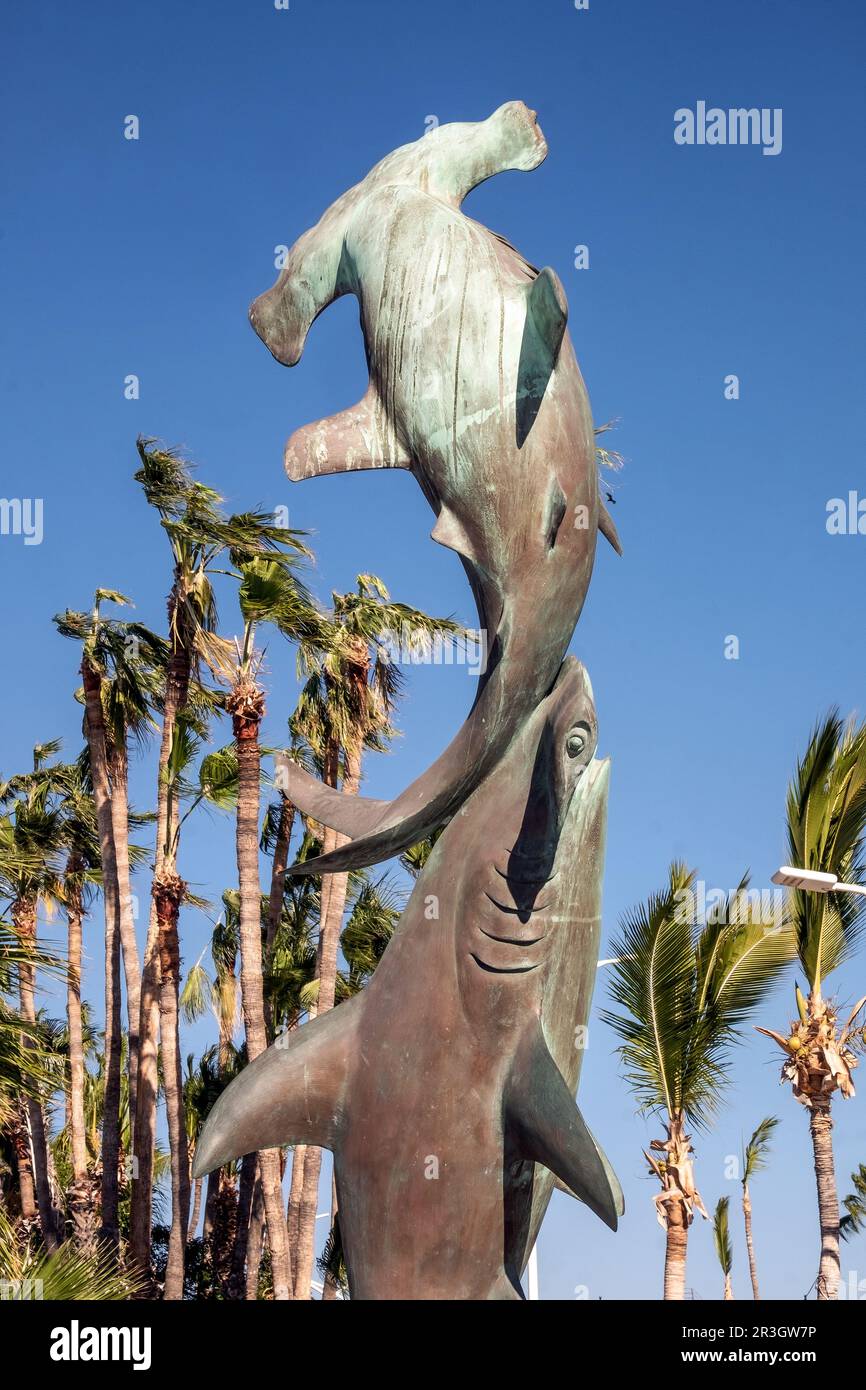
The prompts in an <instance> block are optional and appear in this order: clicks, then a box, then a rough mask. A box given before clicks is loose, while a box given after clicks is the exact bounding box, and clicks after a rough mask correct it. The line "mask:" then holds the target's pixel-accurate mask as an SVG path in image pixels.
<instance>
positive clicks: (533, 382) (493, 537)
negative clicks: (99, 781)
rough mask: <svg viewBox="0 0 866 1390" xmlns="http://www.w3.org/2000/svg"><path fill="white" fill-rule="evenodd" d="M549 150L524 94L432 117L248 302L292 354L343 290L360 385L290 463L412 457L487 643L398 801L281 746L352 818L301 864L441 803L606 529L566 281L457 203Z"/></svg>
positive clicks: (433, 814)
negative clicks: (456, 709) (334, 780)
mask: <svg viewBox="0 0 866 1390" xmlns="http://www.w3.org/2000/svg"><path fill="white" fill-rule="evenodd" d="M546 153H547V145H546V142H545V139H544V136H543V135H542V133H541V130H540V129H539V126H538V124H537V122H536V119H535V112H534V111H530V110H528V109H527V107H526V106H524V104H523V103H522V102H517V101H512V102H508V103H507V104H506V105H504V106H501V107H500V108H499V110H498V111H495V112H494V113H493V115H492V116H491V117H490V118H489V119H488V120H486V121H480V122H478V123H477V124H455V125H446V126H441V127H439V129H437V130H434V131H431V132H430V133H429V134H428V135H425V136H424V137H423V138H422V139H420V140H418V141H416V142H415V143H414V144H411V145H405V146H404V147H403V148H402V149H399V150H396V151H395V152H394V153H393V154H391V155H388V157H387V158H386V159H383V160H382V161H381V163H379V164H377V165H376V167H375V168H374V169H373V170H372V171H371V172H370V173H369V174H368V175H367V177H366V178H365V179H364V180H363V181H362V182H361V183H359V184H357V185H356V186H355V187H354V188H352V189H350V190H349V192H348V193H345V194H344V195H343V196H342V197H341V198H338V199H337V201H336V202H335V203H334V204H333V205H332V206H331V207H330V208H329V209H328V210H327V212H326V213H325V214H324V216H323V217H322V219H321V220H320V221H319V222H318V223H317V225H316V226H315V227H313V228H312V230H311V231H308V232H306V233H305V234H304V235H303V236H302V237H301V238H300V240H299V241H298V242H296V244H295V245H294V247H293V248H292V250H291V252H290V253H289V256H288V260H287V263H286V266H285V268H284V269H283V271H282V272H281V274H280V277H279V279H278V281H277V283H276V284H275V285H274V287H273V289H271V290H269V291H268V292H267V293H266V294H263V295H261V296H260V298H259V299H257V300H256V301H255V303H254V304H253V306H252V309H251V311H250V317H251V319H252V322H253V325H254V327H255V329H256V331H257V332H258V333H259V335H260V336H261V337H262V338H263V340H264V341H265V343H266V344H267V345H268V347H269V348H270V350H271V352H272V353H273V354H274V356H275V357H276V358H277V359H278V360H279V361H280V362H283V363H285V364H286V365H287V366H291V365H293V364H294V363H296V362H297V361H298V359H299V358H300V356H301V353H302V351H303V347H304V342H305V339H306V336H307V331H308V329H309V327H310V324H311V323H312V321H313V319H314V318H315V317H316V315H317V314H319V313H321V311H322V310H323V309H324V308H325V307H326V306H327V305H328V304H330V303H332V302H333V300H335V299H337V298H338V297H339V296H340V295H343V294H355V295H357V297H358V300H359V303H360V309H361V328H362V330H363V334H364V343H365V346H366V352H367V362H368V365H369V370H370V384H369V387H368V389H367V392H366V394H365V396H364V398H363V400H361V401H360V402H359V403H358V404H357V405H356V406H353V407H352V408H351V409H349V410H345V411H342V412H341V413H340V414H338V415H333V416H331V417H329V418H328V419H326V420H319V421H317V422H316V423H315V424H312V425H307V426H305V427H304V428H303V429H301V430H299V431H298V432H297V433H296V434H294V435H293V436H292V438H291V439H290V440H289V442H288V445H287V447H286V467H287V469H288V473H289V477H290V478H293V479H296V480H297V479H300V478H309V477H311V476H313V475H316V474H322V473H337V472H344V471H350V470H354V469H365V468H408V469H410V470H411V472H412V473H413V474H414V476H415V477H416V478H417V479H418V482H419V484H420V485H421V487H422V489H423V491H424V494H425V496H426V497H427V499H428V501H429V502H430V504H431V506H432V508H433V510H434V512H435V513H436V517H437V520H436V524H435V526H434V528H433V531H432V536H433V539H434V540H437V541H439V542H440V543H441V544H442V545H445V546H448V547H449V548H450V549H452V550H454V551H456V552H457V554H458V555H459V556H460V558H461V560H462V562H463V565H464V567H465V569H466V572H467V574H468V576H469V581H470V584H471V586H472V590H473V593H474V595H475V599H476V602H477V606H478V618H479V624H480V626H481V628H482V629H483V630H484V632H485V633H486V637H487V647H488V652H489V659H488V664H487V670H486V672H485V674H484V675H483V676H482V678H481V680H480V682H479V688H478V693H477V697H476V700H475V703H474V705H473V708H472V711H471V713H470V715H469V717H468V719H467V721H466V723H465V724H464V726H463V728H462V730H461V731H460V733H459V734H458V736H457V737H456V738H455V739H454V741H453V742H452V743H451V744H450V746H449V747H448V748H447V749H446V751H445V752H444V753H443V754H442V755H441V757H440V758H439V759H438V760H437V761H436V762H435V763H434V764H433V766H432V767H430V768H428V769H427V771H426V772H425V773H424V774H423V776H421V777H420V778H418V780H417V781H415V782H413V783H412V785H411V786H410V787H408V788H407V790H406V791H405V792H403V793H402V794H401V795H400V796H398V797H397V798H396V800H395V801H393V802H385V801H377V800H374V799H371V798H367V797H359V796H352V797H345V796H343V795H342V793H340V792H339V791H335V790H333V789H331V788H329V787H325V786H323V785H322V783H321V782H318V781H317V780H316V779H315V778H313V777H310V776H309V775H308V774H306V773H304V772H303V771H301V769H299V768H297V767H296V766H295V765H294V764H292V763H286V764H285V765H284V767H283V776H284V778H285V786H286V789H287V792H288V795H289V797H290V799H291V800H292V801H293V802H294V803H295V804H296V805H297V806H299V807H300V809H301V810H302V811H303V812H304V813H305V814H306V815H310V816H312V817H313V818H314V819H315V820H317V821H320V822H321V823H322V824H325V825H329V826H332V827H333V828H334V829H336V830H340V831H342V832H343V833H344V834H346V835H349V836H351V837H352V843H351V844H348V845H346V846H344V847H343V848H342V849H339V850H336V851H333V852H332V853H331V854H329V855H328V856H327V857H326V858H321V859H318V860H313V859H311V860H307V862H306V863H305V864H304V866H303V869H302V870H301V869H299V870H298V871H299V872H307V873H316V872H320V871H321V870H323V869H332V870H333V869H346V868H351V867H359V866H362V865H365V864H372V863H375V862H377V861H378V860H380V859H384V858H387V857H388V856H390V855H393V854H397V853H399V852H400V851H401V850H403V849H405V848H407V847H408V846H409V845H411V844H414V843H416V842H417V841H418V840H421V839H423V838H424V837H425V836H426V835H429V834H430V833H431V832H432V831H433V830H434V829H436V827H437V826H439V825H441V824H442V823H443V821H445V820H446V819H447V818H448V817H449V816H451V815H453V814H454V812H455V811H456V810H457V808H458V807H459V806H460V805H462V803H463V802H464V801H465V800H466V798H467V796H469V795H470V793H471V792H472V791H473V790H474V789H475V787H477V786H478V784H479V783H480V782H481V781H482V779H483V778H484V777H485V776H486V774H487V773H488V772H489V770H490V769H491V768H492V767H493V766H494V765H495V763H496V761H497V759H498V758H499V757H500V755H501V754H502V753H503V752H504V750H505V749H506V748H507V747H508V744H509V742H510V740H511V737H512V735H513V734H514V732H515V731H516V730H517V729H519V727H520V725H521V723H522V722H523V720H524V719H525V717H526V715H527V714H529V713H530V712H531V711H532V710H533V709H535V706H536V705H537V704H538V702H539V700H541V699H542V698H543V697H544V696H545V695H546V694H547V692H548V691H549V690H550V688H551V685H552V683H553V681H554V679H555V678H556V673H557V671H558V670H559V667H560V665H561V663H562V659H563V657H564V655H565V652H566V649H567V647H568V643H569V642H570V640H571V636H572V633H573V632H574V627H575V624H576V622H577V619H578V617H579V616H580V610H581V608H582V606H583V601H584V598H585V596H586V591H587V588H588V586H589V580H590V576H591V574H592V566H593V560H594V556H595V543H596V534H597V530H598V528H599V526H601V527H602V529H603V530H604V531H605V533H606V534H607V535H608V537H609V538H610V540H611V541H612V543H613V544H614V545H616V546H617V548H618V545H619V543H618V540H617V537H616V531H615V529H614V527H613V522H612V521H611V519H610V517H609V516H608V514H607V512H606V511H605V509H604V507H603V505H602V504H601V503H600V501H599V496H598V482H597V469H596V463H595V439H594V434H593V426H592V417H591V414H590V409H589V402H588V400H587V395H586V390H585V388H584V384H583V379H582V377H581V374H580V369H579V367H578V365H577V360H576V358H575V355H574V350H573V348H572V346H571V340H570V338H569V335H568V332H567V330H566V319H567V315H568V306H567V303H566V299H565V292H564V290H563V288H562V285H561V284H560V282H559V279H558V278H557V276H556V274H555V273H554V272H553V271H552V270H550V269H546V270H542V271H541V272H539V271H537V270H536V269H535V268H534V267H533V266H531V265H529V263H528V262H527V261H525V260H524V258H523V256H521V255H520V253H519V252H518V251H516V250H515V248H514V247H513V246H511V245H510V244H509V243H508V242H507V241H505V239H504V238H503V237H500V236H497V234H496V233H495V232H491V231H488V229H487V228H486V227H483V226H481V224H480V223H478V222H474V221H472V219H471V218H469V217H466V216H464V214H463V213H462V212H461V211H460V203H461V202H462V200H463V198H465V196H466V194H467V193H468V192H469V191H470V189H472V188H474V187H475V185H476V184H478V183H481V182H482V181H483V180H484V179H487V178H490V177H491V175H493V174H496V173H499V172H500V171H502V170H504V169H534V168H535V167H536V166H537V165H538V164H540V163H541V161H542V160H543V159H544V157H545V155H546Z"/></svg>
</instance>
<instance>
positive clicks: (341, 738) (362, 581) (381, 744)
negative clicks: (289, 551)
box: [292, 574, 463, 1299]
mask: <svg viewBox="0 0 866 1390" xmlns="http://www.w3.org/2000/svg"><path fill="white" fill-rule="evenodd" d="M356 583H357V587H356V589H355V591H354V592H353V593H348V594H338V593H334V594H332V608H331V612H330V613H329V614H328V618H327V624H326V625H325V626H323V627H322V628H321V629H320V630H319V631H318V632H317V633H316V634H315V641H314V642H312V643H309V642H308V643H302V644H301V656H302V660H303V661H304V663H305V664H306V666H307V668H308V670H309V672H310V675H309V679H308V680H307V683H306V685H305V687H304V690H303V691H302V694H301V699H300V701H299V703H298V708H297V711H296V713H295V715H294V716H293V720H292V726H293V729H294V730H295V731H296V732H297V733H298V734H300V735H302V736H303V738H304V739H305V740H306V742H307V744H308V745H309V747H310V748H311V750H312V754H313V757H314V760H315V761H316V763H317V764H318V766H319V768H320V769H321V776H322V780H323V781H324V782H325V783H326V784H327V785H328V786H332V787H336V786H337V785H338V783H339V781H340V777H341V775H342V791H343V792H344V793H345V794H346V795H349V796H353V795H357V793H358V791H359V789H360V785H361V765H362V757H363V751H364V749H365V748H368V749H375V750H384V749H385V748H386V747H387V746H388V741H389V739H390V738H391V737H392V736H393V733H394V730H393V728H392V726H391V717H392V715H393V713H394V709H395V706H396V703H397V699H398V697H399V694H400V691H401V689H402V687H403V678H402V673H401V671H400V669H399V667H398V666H397V665H396V664H395V663H394V662H393V661H392V660H391V659H390V656H389V653H388V650H387V646H386V643H388V642H391V643H394V642H396V643H398V644H399V646H400V648H401V649H402V650H404V651H407V652H409V653H415V654H417V655H418V656H422V655H423V654H424V652H425V650H429V649H430V647H431V646H432V644H433V643H434V642H435V641H436V640H437V639H439V640H440V641H441V639H442V638H443V637H456V638H458V639H459V638H460V637H462V635H463V629H462V628H461V627H460V625H459V624H458V623H455V622H454V621H453V620H452V619H450V618H433V617H431V616H430V615H429V614H427V613H423V612H421V611H420V610H419V609H416V608H410V607H407V606H406V605H405V604H402V603H394V602H393V601H392V600H391V597H390V595H389V593H388V590H387V589H386V588H385V585H384V584H383V583H382V581H381V579H378V578H377V577H376V575H373V574H359V575H358V576H357V581H356ZM347 838H348V837H347V836H345V835H341V834H339V833H338V832H337V831H335V830H331V829H329V828H326V829H325V830H324V834H323V838H322V852H323V853H328V852H329V851H330V850H333V849H336V848H338V847H339V846H340V845H342V844H345V842H346V840H347ZM348 887H349V878H348V875H347V874H344V873H335V874H328V875H327V878H326V880H325V882H324V884H323V887H322V914H321V919H322V925H321V931H320V936H319V952H318V969H317V975H318V980H319V991H318V997H317V1000H316V1004H315V1007H314V1009H313V1010H311V1015H310V1016H311V1017H313V1016H315V1014H318V1013H324V1012H325V1011H326V1010H327V1009H331V1008H333V1006H334V1000H335V990H336V981H337V958H338V950H339V942H340V933H341V931H342V927H343V917H344V914H345V909H346V898H347V893H348ZM321 1164H322V1152H321V1149H314V1148H308V1149H306V1150H305V1154H304V1177H303V1188H302V1193H301V1198H300V1220H299V1227H298V1243H297V1258H296V1261H295V1276H294V1296H295V1298H297V1299H308V1298H309V1297H310V1287H311V1280H312V1271H313V1250H314V1241H315V1221H316V1212H317V1208H318V1201H319V1198H318V1191H319V1174H320V1171H321Z"/></svg>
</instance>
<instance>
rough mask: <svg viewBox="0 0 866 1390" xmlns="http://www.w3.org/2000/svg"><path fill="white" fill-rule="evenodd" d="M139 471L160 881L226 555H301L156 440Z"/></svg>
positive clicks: (143, 1069) (139, 1217)
mask: <svg viewBox="0 0 866 1390" xmlns="http://www.w3.org/2000/svg"><path fill="white" fill-rule="evenodd" d="M137 448H138V456H139V461H140V465H141V466H140V468H139V469H138V471H137V473H136V474H135V478H136V481H137V482H139V483H140V484H141V486H142V489H143V491H144V495H145V499H146V501H147V502H148V503H149V505H151V506H152V507H153V508H154V509H155V510H156V512H157V514H158V515H159V518H160V522H161V525H162V527H163V529H164V531H165V533H166V535H167V537H168V541H169V545H170V547H171V556H172V585H171V591H170V593H169V597H168V629H169V657H168V667H167V672H166V681H165V692H164V696H163V718H162V731H161V740H160V751H159V764H158V784H157V785H158V790H157V833H156V857H155V869H154V872H155V878H156V879H157V880H158V879H159V878H160V877H161V876H162V875H164V873H165V871H166V866H165V864H164V862H163V859H164V846H165V845H166V843H167V840H168V837H167V826H168V824H169V822H170V821H172V822H176V820H177V817H176V815H175V809H174V808H173V807H172V805H171V804H170V803H171V798H172V791H171V779H170V778H169V776H168V764H169V758H170V755H171V749H172V744H173V739H174V727H175V724H176V722H177V719H178V717H179V715H180V714H181V712H182V711H184V709H185V707H186V706H187V704H188V702H189V700H190V698H191V696H192V694H193V691H194V687H195V684H196V682H195V677H196V673H197V671H198V668H199V663H200V662H201V661H202V660H203V661H205V662H206V663H207V664H208V665H209V666H210V667H211V669H213V668H214V664H215V663H216V664H217V665H218V666H220V667H221V668H224V667H225V666H226V664H228V663H230V662H231V658H232V649H231V647H230V645H229V644H228V643H226V642H225V641H224V640H223V639H222V638H221V637H219V636H218V634H217V631H216V627H217V610H216V600H215V596H214V590H213V586H212V578H213V576H214V574H216V573H217V572H219V566H220V562H221V560H222V557H223V556H224V555H226V554H227V553H228V555H229V558H230V560H231V563H232V564H233V565H237V564H238V563H239V562H240V560H241V559H244V560H252V559H254V558H255V557H267V556H269V555H272V554H274V553H279V552H282V551H284V550H285V549H287V548H288V549H296V550H300V548H301V547H300V546H299V544H298V542H297V539H296V537H295V535H294V533H293V532H290V531H287V530H286V529H285V528H283V527H280V526H276V525H273V524H272V518H271V517H269V516H268V515H267V514H265V513H261V512H245V513H242V514H238V515H235V516H230V517H226V516H225V515H224V513H223V510H222V505H221V504H222V498H221V497H220V496H219V494H218V493H217V492H214V490H213V489H212V488H209V487H206V486H205V485H204V484H202V483H198V482H196V481H195V480H194V479H193V476H192V471H191V466H190V464H188V463H187V462H186V461H185V460H184V459H182V458H181V457H180V456H179V454H178V453H177V452H176V451H174V450H171V449H166V448H162V447H159V446H157V445H156V443H155V441H154V440H149V439H143V438H139V440H138V442H137ZM159 935H160V924H159V920H158V916H157V911H156V899H154V906H153V910H152V912H151V918H150V924H149V928H148V935H147V941H146V944H145V951H144V966H143V971H142V985H141V1024H140V1029H139V1033H140V1042H139V1050H140V1061H139V1095H138V1106H137V1115H136V1124H135V1132H136V1140H135V1144H136V1154H137V1158H138V1165H137V1166H138V1180H137V1182H136V1184H135V1187H134V1192H133V1211H132V1229H131V1256H132V1259H133V1260H134V1261H135V1263H136V1265H137V1266H138V1267H139V1268H141V1269H142V1270H147V1269H148V1268H149V1251H150V1219H151V1201H152V1195H151V1194H152V1158H153V1152H154V1143H155V1135H156V1096H157V1033H158V1023H159V1005H158V1000H159V964H160V962H159V950H158V940H159Z"/></svg>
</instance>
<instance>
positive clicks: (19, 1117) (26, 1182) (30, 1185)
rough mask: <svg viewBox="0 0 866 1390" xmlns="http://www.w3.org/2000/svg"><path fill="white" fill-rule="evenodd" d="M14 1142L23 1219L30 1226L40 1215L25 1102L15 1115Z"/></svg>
mask: <svg viewBox="0 0 866 1390" xmlns="http://www.w3.org/2000/svg"><path fill="white" fill-rule="evenodd" d="M12 1123H13V1132H12V1141H13V1143H14V1145H15V1166H16V1168H17V1170H18V1200H19V1202H20V1204H21V1219H22V1221H24V1222H26V1223H27V1224H28V1225H29V1224H30V1223H32V1222H34V1221H35V1220H36V1219H37V1216H38V1215H39V1213H38V1209H37V1206H36V1186H35V1184H34V1182H33V1150H32V1147H31V1144H30V1119H29V1115H28V1112H27V1106H26V1104H25V1103H24V1101H19V1102H18V1104H17V1106H16V1108H15V1112H14V1115H13V1121H12Z"/></svg>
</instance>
